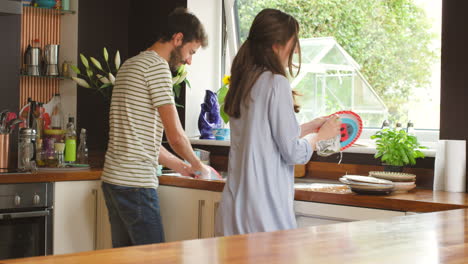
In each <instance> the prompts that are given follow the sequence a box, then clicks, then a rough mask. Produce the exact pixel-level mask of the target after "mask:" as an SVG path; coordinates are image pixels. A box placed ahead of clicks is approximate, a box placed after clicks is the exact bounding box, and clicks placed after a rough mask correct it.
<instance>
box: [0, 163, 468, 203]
mask: <svg viewBox="0 0 468 264" xmlns="http://www.w3.org/2000/svg"><path fill="white" fill-rule="evenodd" d="M101 173H102V170H101V169H91V170H87V171H69V172H38V173H36V174H31V173H23V174H0V184H2V183H21V182H55V181H85V180H99V179H100V177H101ZM159 183H160V184H161V185H169V186H176V187H183V188H192V189H200V190H208V191H215V192H221V191H222V190H223V188H224V182H223V181H206V180H196V179H192V178H188V177H174V176H160V177H159ZM295 199H296V200H299V201H309V202H321V203H331V204H340V205H350V206H360V207H369V208H377V209H387V210H396V211H405V212H408V211H410V212H436V211H444V210H452V209H460V208H468V194H466V193H450V192H438V191H432V190H424V189H415V190H413V191H410V192H409V193H403V194H391V195H385V196H375V195H358V194H354V193H351V194H340V193H326V192H315V191H307V190H296V193H295Z"/></svg>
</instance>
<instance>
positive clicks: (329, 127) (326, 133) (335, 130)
mask: <svg viewBox="0 0 468 264" xmlns="http://www.w3.org/2000/svg"><path fill="white" fill-rule="evenodd" d="M340 132H341V121H340V118H339V116H338V115H331V116H330V117H329V118H328V119H327V121H325V123H324V124H323V125H322V126H321V127H320V130H319V131H318V133H317V140H326V139H330V138H333V137H335V136H337V135H339V134H340Z"/></svg>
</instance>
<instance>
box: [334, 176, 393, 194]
mask: <svg viewBox="0 0 468 264" xmlns="http://www.w3.org/2000/svg"><path fill="white" fill-rule="evenodd" d="M340 181H341V182H342V183H344V184H347V185H348V186H349V187H350V188H351V191H353V192H355V193H360V194H389V193H391V192H392V191H393V188H394V184H393V182H392V181H389V180H385V179H378V178H375V177H370V176H361V175H345V176H343V177H341V178H340Z"/></svg>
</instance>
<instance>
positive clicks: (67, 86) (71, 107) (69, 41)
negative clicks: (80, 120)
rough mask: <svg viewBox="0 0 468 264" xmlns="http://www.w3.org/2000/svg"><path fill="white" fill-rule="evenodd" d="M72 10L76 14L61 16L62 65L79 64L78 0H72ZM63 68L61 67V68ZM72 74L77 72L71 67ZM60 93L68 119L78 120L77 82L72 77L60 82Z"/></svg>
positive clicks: (60, 55)
mask: <svg viewBox="0 0 468 264" xmlns="http://www.w3.org/2000/svg"><path fill="white" fill-rule="evenodd" d="M70 10H74V11H76V13H75V14H67V15H63V16H62V17H61V23H62V24H61V27H62V29H61V33H62V34H61V38H60V54H59V62H60V66H61V65H62V63H63V62H64V61H70V62H71V63H72V64H74V65H77V57H78V0H71V1H70ZM60 70H61V68H60ZM70 72H71V74H72V76H75V74H74V73H73V72H72V70H71V69H70ZM60 95H61V98H62V107H63V113H64V115H65V117H66V118H67V120H68V117H69V116H73V117H75V122H76V84H75V82H74V81H72V80H71V79H65V80H63V81H61V82H60Z"/></svg>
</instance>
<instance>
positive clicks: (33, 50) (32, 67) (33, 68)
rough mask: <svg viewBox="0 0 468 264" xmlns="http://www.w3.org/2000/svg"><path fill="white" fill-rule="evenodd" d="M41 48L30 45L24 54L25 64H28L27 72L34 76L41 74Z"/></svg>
mask: <svg viewBox="0 0 468 264" xmlns="http://www.w3.org/2000/svg"><path fill="white" fill-rule="evenodd" d="M40 62H41V49H40V48H39V47H31V46H28V48H27V49H26V52H25V54H24V64H25V65H26V74H27V75H32V76H39V75H41V73H40V72H41V71H40Z"/></svg>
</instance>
